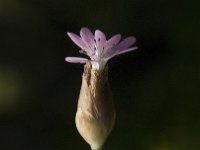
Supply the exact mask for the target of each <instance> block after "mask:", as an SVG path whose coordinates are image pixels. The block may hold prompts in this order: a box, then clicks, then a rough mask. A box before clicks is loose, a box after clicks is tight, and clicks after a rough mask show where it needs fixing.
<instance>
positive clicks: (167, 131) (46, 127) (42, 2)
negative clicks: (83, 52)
mask: <svg viewBox="0 0 200 150" xmlns="http://www.w3.org/2000/svg"><path fill="white" fill-rule="evenodd" d="M199 16H200V11H199V3H198V2H195V1H192V0H191V1H179V0H154V1H150V0H124V1H122V0H101V1H95V0H82V1H81V0H71V1H70V0H57V1H55V0H0V149H1V150H13V149H20V150H36V149H37V150H68V149H69V150H89V149H90V148H89V146H88V145H87V144H86V143H85V141H84V140H83V139H82V138H81V136H80V135H79V133H78V132H77V130H76V128H75V123H74V117H75V113H76V105H77V99H78V95H79V90H80V86H81V76H82V72H83V65H82V64H70V63H66V62H65V61H64V58H65V57H66V56H80V54H79V53H78V50H79V48H78V47H77V46H76V45H74V44H73V43H72V41H71V40H70V39H69V38H68V37H67V36H66V32H67V31H71V32H75V33H79V30H80V28H81V27H89V28H90V29H92V31H94V30H95V29H101V30H102V31H103V32H105V33H106V34H107V36H108V38H109V37H110V36H112V35H114V34H116V33H121V34H122V35H123V37H126V36H129V35H134V36H135V37H136V38H137V43H136V45H137V46H138V47H139V49H138V50H136V51H134V52H131V53H127V54H124V55H121V56H119V57H116V58H114V59H112V60H111V61H109V81H110V84H111V87H112V90H113V95H114V98H115V105H116V110H117V120H116V124H115V127H114V129H113V131H112V133H111V135H110V136H109V138H108V140H107V143H106V145H105V150H125V149H126V150H188V149H190V150H199V148H200V143H199V141H200V92H199V90H198V89H199V86H200V59H199V56H200V46H199V40H200V37H199V35H200V29H199V27H200V18H199Z"/></svg>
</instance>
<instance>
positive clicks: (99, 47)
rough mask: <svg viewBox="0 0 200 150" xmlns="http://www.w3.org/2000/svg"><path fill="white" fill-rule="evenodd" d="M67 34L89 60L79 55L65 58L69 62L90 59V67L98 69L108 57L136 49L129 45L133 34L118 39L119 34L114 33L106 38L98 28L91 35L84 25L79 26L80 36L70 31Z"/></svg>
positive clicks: (134, 39)
mask: <svg viewBox="0 0 200 150" xmlns="http://www.w3.org/2000/svg"><path fill="white" fill-rule="evenodd" d="M67 34H68V36H69V37H70V38H71V40H72V41H73V42H74V43H75V44H76V45H77V46H79V47H80V48H81V50H80V53H83V54H86V55H88V56H89V57H90V60H89V59H86V58H81V57H66V58H65V60H66V61H67V62H71V63H86V62H89V61H90V62H91V63H92V67H93V68H96V69H98V70H101V69H103V68H104V67H105V65H106V63H107V61H108V60H109V59H111V58H113V57H115V56H117V55H120V54H123V53H126V52H129V51H133V50H135V49H137V47H131V46H132V45H133V44H134V43H135V42H136V38H135V37H133V36H129V37H127V38H125V39H124V40H122V41H120V40H121V35H120V34H116V35H114V36H112V37H111V38H110V39H109V40H106V36H105V34H104V33H103V32H101V31H100V30H96V31H95V34H94V35H93V33H92V32H91V31H90V29H88V28H85V27H84V28H81V31H80V36H78V35H76V34H74V33H71V32H68V33H67Z"/></svg>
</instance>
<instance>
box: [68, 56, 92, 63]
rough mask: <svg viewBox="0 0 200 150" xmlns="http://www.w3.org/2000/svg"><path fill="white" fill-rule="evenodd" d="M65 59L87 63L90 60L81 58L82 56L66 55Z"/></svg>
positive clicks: (71, 61)
mask: <svg viewBox="0 0 200 150" xmlns="http://www.w3.org/2000/svg"><path fill="white" fill-rule="evenodd" d="M65 61H67V62H70V63H86V62H88V61H89V60H88V59H86V58H81V57H66V58H65Z"/></svg>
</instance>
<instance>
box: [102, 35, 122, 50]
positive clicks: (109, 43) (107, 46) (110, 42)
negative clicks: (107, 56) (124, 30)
mask: <svg viewBox="0 0 200 150" xmlns="http://www.w3.org/2000/svg"><path fill="white" fill-rule="evenodd" d="M120 40H121V34H116V35H114V36H112V37H111V38H110V39H109V40H108V41H107V42H106V43H105V45H104V47H105V49H106V50H107V49H111V48H112V47H113V46H115V45H117V44H118V43H119V41H120Z"/></svg>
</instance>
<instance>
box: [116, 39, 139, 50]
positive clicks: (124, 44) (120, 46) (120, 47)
mask: <svg viewBox="0 0 200 150" xmlns="http://www.w3.org/2000/svg"><path fill="white" fill-rule="evenodd" d="M135 42H136V38H135V37H133V36H129V37H127V38H125V39H124V40H123V41H121V42H120V43H119V44H118V45H117V46H116V47H114V48H113V49H114V50H115V51H118V52H119V51H122V50H125V49H127V48H129V47H130V46H131V45H133V44H134V43H135Z"/></svg>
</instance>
